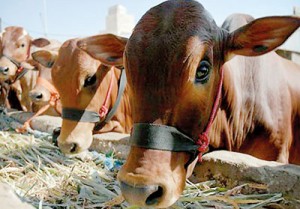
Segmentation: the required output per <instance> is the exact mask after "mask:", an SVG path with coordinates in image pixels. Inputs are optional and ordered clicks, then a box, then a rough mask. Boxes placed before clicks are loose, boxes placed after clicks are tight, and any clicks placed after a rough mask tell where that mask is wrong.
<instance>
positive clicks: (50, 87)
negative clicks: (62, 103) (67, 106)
mask: <svg viewBox="0 0 300 209" xmlns="http://www.w3.org/2000/svg"><path fill="white" fill-rule="evenodd" d="M37 84H39V85H42V86H44V87H45V88H46V89H48V91H49V92H50V94H51V96H50V100H49V103H48V104H46V105H45V106H43V107H42V108H41V109H39V110H38V111H37V112H36V113H35V114H34V115H33V116H32V117H30V118H29V119H27V120H26V121H25V123H24V125H23V126H22V127H21V128H17V129H16V131H17V132H18V133H25V132H26V131H27V129H28V128H29V127H30V122H31V121H32V120H33V119H34V118H36V117H37V116H40V115H41V114H43V113H44V112H46V111H47V110H48V109H49V108H50V107H55V109H56V111H57V102H58V100H59V99H60V98H59V93H58V91H57V90H56V88H55V87H54V86H53V85H52V84H51V83H50V82H49V81H47V80H46V79H44V78H41V77H38V79H37Z"/></svg>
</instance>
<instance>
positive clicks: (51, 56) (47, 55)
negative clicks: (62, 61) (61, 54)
mask: <svg viewBox="0 0 300 209" xmlns="http://www.w3.org/2000/svg"><path fill="white" fill-rule="evenodd" d="M31 56H32V58H33V59H34V60H35V61H37V62H38V63H40V64H41V65H43V66H45V67H48V68H51V67H52V66H53V64H54V62H55V61H56V58H57V53H55V52H50V51H47V50H39V51H36V52H33V53H32V54H31Z"/></svg>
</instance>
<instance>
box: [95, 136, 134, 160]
mask: <svg viewBox="0 0 300 209" xmlns="http://www.w3.org/2000/svg"><path fill="white" fill-rule="evenodd" d="M93 137H94V140H93V143H92V145H91V147H90V149H91V150H95V151H98V152H102V153H108V152H114V155H115V156H116V157H118V158H122V159H125V158H126V157H127V155H128V153H129V148H130V147H129V145H128V143H129V134H120V133H113V132H109V133H104V134H95V135H94V136H93Z"/></svg>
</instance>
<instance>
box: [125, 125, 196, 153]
mask: <svg viewBox="0 0 300 209" xmlns="http://www.w3.org/2000/svg"><path fill="white" fill-rule="evenodd" d="M130 144H131V145H132V146H137V147H142V148H146V149H155V150H166V151H173V152H190V153H192V154H197V153H198V147H199V145H197V144H196V143H195V141H194V140H193V139H191V138H190V137H188V136H187V135H185V134H183V133H182V132H180V131H179V130H178V129H176V128H175V127H172V126H165V125H158V124H152V123H135V124H134V125H133V129H132V133H131V136H130Z"/></svg>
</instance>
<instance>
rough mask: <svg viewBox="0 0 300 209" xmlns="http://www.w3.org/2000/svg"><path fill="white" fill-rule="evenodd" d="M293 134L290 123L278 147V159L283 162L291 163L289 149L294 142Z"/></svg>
mask: <svg viewBox="0 0 300 209" xmlns="http://www.w3.org/2000/svg"><path fill="white" fill-rule="evenodd" d="M292 140H293V135H292V127H291V126H290V125H289V127H288V128H287V129H285V133H284V135H282V137H281V139H280V141H281V144H280V145H279V146H278V145H277V148H278V149H279V150H278V157H277V161H278V162H281V163H286V164H288V163H289V154H290V152H289V150H290V147H291V144H292Z"/></svg>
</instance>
